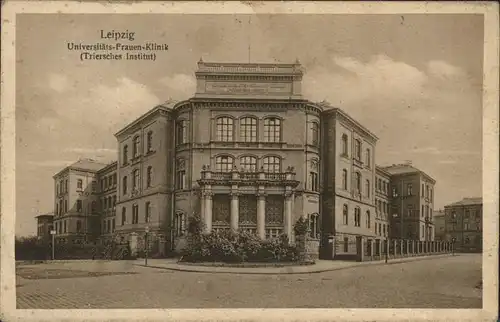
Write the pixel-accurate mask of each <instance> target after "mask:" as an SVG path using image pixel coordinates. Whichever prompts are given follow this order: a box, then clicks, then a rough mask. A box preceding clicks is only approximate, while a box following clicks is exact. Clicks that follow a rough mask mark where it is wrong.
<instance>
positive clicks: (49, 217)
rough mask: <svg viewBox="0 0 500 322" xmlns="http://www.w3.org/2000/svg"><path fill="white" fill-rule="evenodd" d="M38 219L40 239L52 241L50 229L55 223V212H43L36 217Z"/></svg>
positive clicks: (37, 234)
mask: <svg viewBox="0 0 500 322" xmlns="http://www.w3.org/2000/svg"><path fill="white" fill-rule="evenodd" d="M35 218H36V221H37V231H36V236H37V237H38V239H40V240H43V241H50V240H51V234H50V231H51V230H52V229H53V225H54V214H53V213H48V214H42V215H38V216H36V217H35Z"/></svg>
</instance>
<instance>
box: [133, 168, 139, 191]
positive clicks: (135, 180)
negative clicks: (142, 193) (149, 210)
mask: <svg viewBox="0 0 500 322" xmlns="http://www.w3.org/2000/svg"><path fill="white" fill-rule="evenodd" d="M138 187H139V169H135V170H134V177H133V181H132V189H134V190H135V189H137V188H138Z"/></svg>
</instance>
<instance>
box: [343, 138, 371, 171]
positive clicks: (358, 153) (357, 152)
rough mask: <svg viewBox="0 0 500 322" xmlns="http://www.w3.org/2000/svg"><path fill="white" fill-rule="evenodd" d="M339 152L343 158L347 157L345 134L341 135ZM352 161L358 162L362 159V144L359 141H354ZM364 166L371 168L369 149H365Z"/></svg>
mask: <svg viewBox="0 0 500 322" xmlns="http://www.w3.org/2000/svg"><path fill="white" fill-rule="evenodd" d="M340 151H342V152H341V154H342V155H343V156H346V157H348V156H349V138H348V136H347V134H343V135H342V147H341V150H340ZM354 159H356V160H358V161H360V162H361V159H362V143H361V140H359V139H355V140H354ZM365 164H366V166H367V167H370V166H371V151H370V149H369V148H367V149H365Z"/></svg>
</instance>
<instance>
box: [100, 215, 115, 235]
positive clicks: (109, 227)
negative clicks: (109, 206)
mask: <svg viewBox="0 0 500 322" xmlns="http://www.w3.org/2000/svg"><path fill="white" fill-rule="evenodd" d="M114 231H115V219H114V218H113V219H108V220H103V221H102V233H103V234H109V233H113V232H114Z"/></svg>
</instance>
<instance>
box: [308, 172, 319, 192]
mask: <svg viewBox="0 0 500 322" xmlns="http://www.w3.org/2000/svg"><path fill="white" fill-rule="evenodd" d="M309 179H310V180H311V191H315V192H318V191H319V184H318V174H317V173H316V172H311V173H310V174H309Z"/></svg>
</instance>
